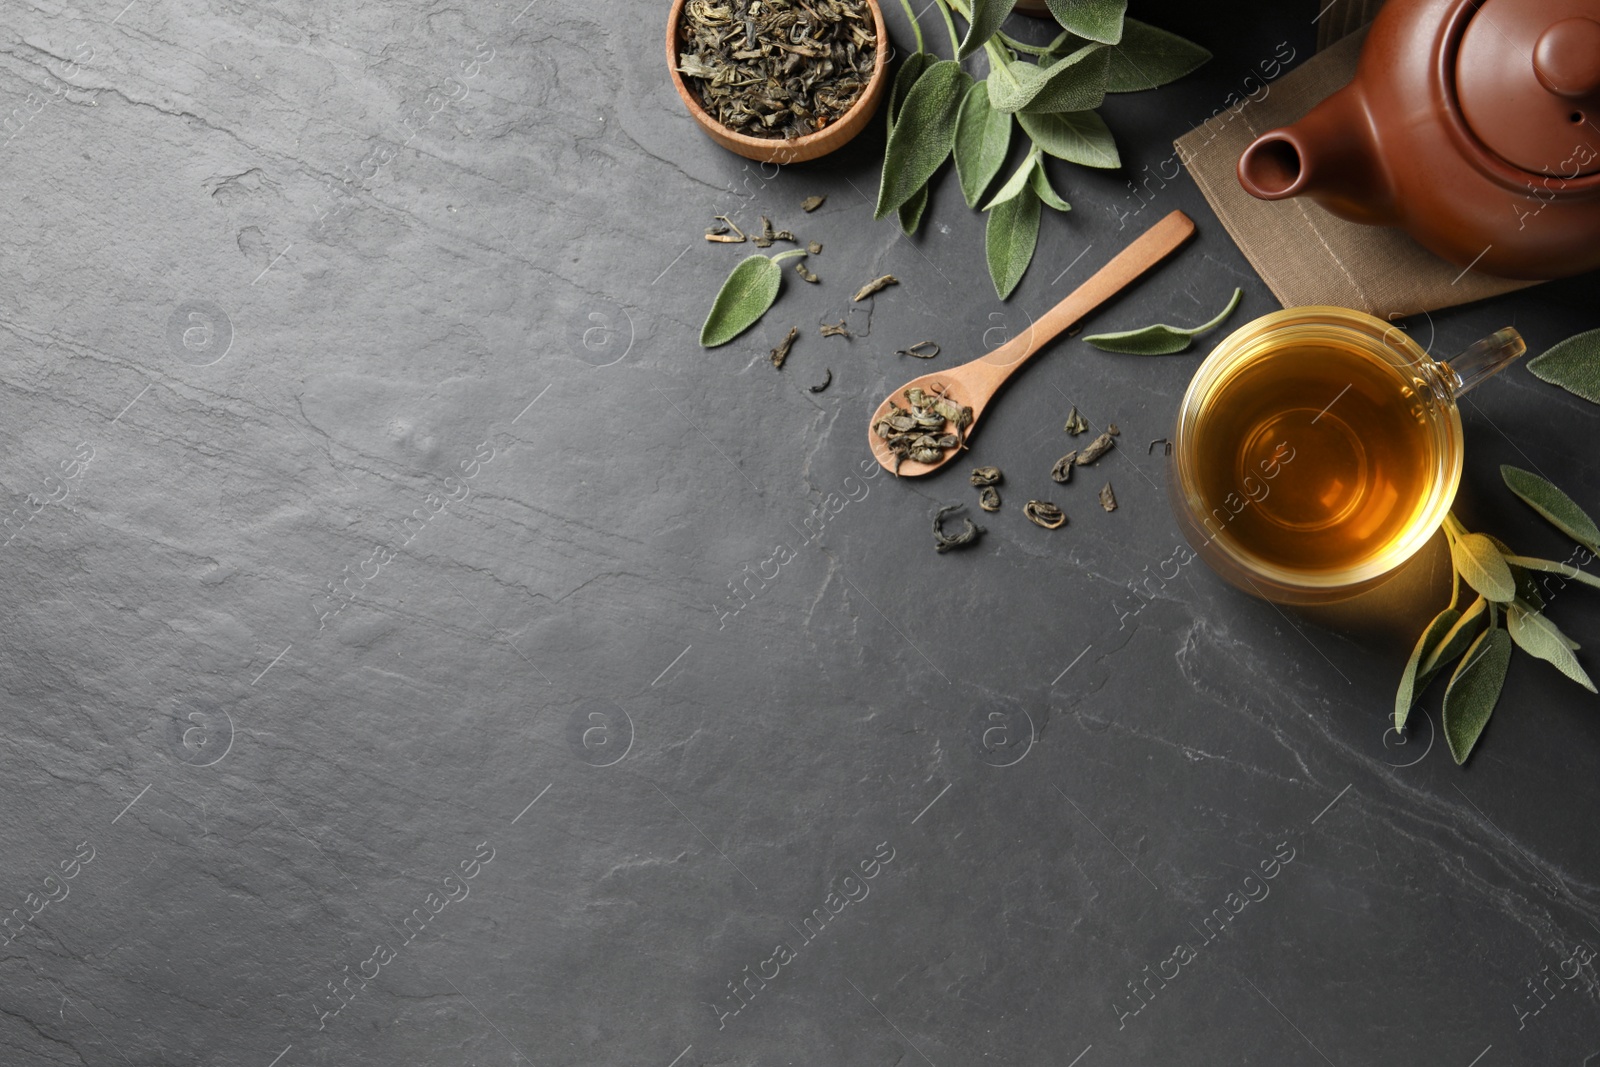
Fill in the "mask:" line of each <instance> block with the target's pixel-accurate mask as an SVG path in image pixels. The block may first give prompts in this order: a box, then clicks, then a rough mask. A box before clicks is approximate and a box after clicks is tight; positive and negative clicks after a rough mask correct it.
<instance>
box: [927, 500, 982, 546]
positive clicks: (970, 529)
mask: <svg viewBox="0 0 1600 1067" xmlns="http://www.w3.org/2000/svg"><path fill="white" fill-rule="evenodd" d="M965 507H966V505H965V504H951V505H949V506H948V507H942V508H940V509H939V513H938V514H937V515H935V516H934V517H933V547H934V550H935V551H937V552H948V551H949V550H950V549H952V548H960V547H962V546H963V545H971V544H976V543H977V540H978V535H979V534H981V533H983V527H982V526H978V525H976V524H975V523H974V522H973V521H972V520H971V519H969V518H966V517H965V516H963V517H962V519H961V529H960V530H959V531H957V532H956V533H953V534H947V533H945V532H944V518H945V516H946V515H949V514H951V513H953V512H957V511H960V510H962V509H963V508H965Z"/></svg>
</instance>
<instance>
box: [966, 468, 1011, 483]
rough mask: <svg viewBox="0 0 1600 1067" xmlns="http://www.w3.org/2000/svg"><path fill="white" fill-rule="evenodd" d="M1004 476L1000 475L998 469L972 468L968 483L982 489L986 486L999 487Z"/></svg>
mask: <svg viewBox="0 0 1600 1067" xmlns="http://www.w3.org/2000/svg"><path fill="white" fill-rule="evenodd" d="M1004 477H1005V475H1003V474H1001V473H1000V468H999V467H973V468H972V474H971V476H970V477H969V478H968V481H970V482H972V484H973V485H976V486H979V487H982V486H986V485H999V484H1000V480H1001V479H1002V478H1004Z"/></svg>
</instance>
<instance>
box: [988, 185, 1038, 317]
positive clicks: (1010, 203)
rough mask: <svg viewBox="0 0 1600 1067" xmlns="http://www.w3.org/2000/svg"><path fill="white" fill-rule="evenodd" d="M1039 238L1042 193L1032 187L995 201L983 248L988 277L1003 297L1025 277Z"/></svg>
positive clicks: (1009, 293)
mask: <svg viewBox="0 0 1600 1067" xmlns="http://www.w3.org/2000/svg"><path fill="white" fill-rule="evenodd" d="M1038 242H1039V197H1038V194H1036V193H1035V192H1034V191H1033V190H1032V189H1030V188H1024V189H1023V190H1022V192H1020V193H1018V194H1017V195H1016V196H1014V197H1012V198H1011V199H1010V200H1007V201H1006V202H1005V203H1003V204H998V205H996V206H995V207H994V208H993V209H991V210H990V211H989V224H988V226H987V227H986V228H985V230H984V252H985V254H986V257H987V259H988V261H989V277H990V279H991V280H992V281H993V282H994V291H995V294H996V295H997V296H999V297H1000V299H1001V300H1004V299H1005V298H1006V297H1008V296H1010V295H1011V293H1012V291H1013V290H1015V289H1016V287H1017V285H1018V283H1019V282H1021V281H1022V275H1023V274H1024V273H1025V272H1026V271H1027V269H1028V264H1029V263H1031V262H1032V261H1033V250H1034V246H1035V245H1037V244H1038Z"/></svg>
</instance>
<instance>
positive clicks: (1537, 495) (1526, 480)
mask: <svg viewBox="0 0 1600 1067" xmlns="http://www.w3.org/2000/svg"><path fill="white" fill-rule="evenodd" d="M1500 477H1501V478H1503V479H1504V480H1505V483H1506V488H1508V489H1510V490H1511V491H1512V492H1513V493H1515V494H1517V496H1519V497H1521V498H1522V502H1523V503H1524V504H1526V505H1528V506H1529V507H1530V508H1532V509H1533V510H1534V511H1537V512H1538V513H1539V514H1541V515H1543V516H1544V517H1545V518H1546V519H1548V520H1549V522H1550V525H1552V526H1554V527H1555V528H1556V529H1558V530H1560V531H1561V532H1562V533H1564V534H1566V535H1567V536H1568V537H1570V538H1572V539H1573V540H1574V541H1576V542H1578V544H1580V545H1582V546H1583V547H1584V548H1587V549H1588V550H1589V551H1590V552H1594V553H1596V554H1600V527H1597V526H1596V525H1595V523H1594V520H1593V519H1591V518H1590V517H1589V516H1588V515H1587V514H1585V512H1584V510H1583V509H1582V508H1580V507H1579V506H1578V505H1577V504H1576V503H1574V502H1573V499H1572V498H1571V497H1570V496H1568V495H1567V494H1565V493H1563V492H1562V491H1561V490H1559V489H1557V488H1556V487H1555V486H1554V485H1551V484H1550V483H1549V482H1547V481H1545V480H1544V479H1543V478H1541V477H1539V476H1538V475H1537V474H1534V473H1533V472H1532V471H1525V470H1523V469H1522V468H1521V467H1513V466H1510V465H1509V464H1502V465H1501V467H1500Z"/></svg>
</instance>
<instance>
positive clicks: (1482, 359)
mask: <svg viewBox="0 0 1600 1067" xmlns="http://www.w3.org/2000/svg"><path fill="white" fill-rule="evenodd" d="M1524 350H1525V346H1524V344H1523V342H1522V338H1521V337H1520V336H1518V335H1517V333H1516V331H1514V330H1510V329H1506V330H1501V331H1499V332H1498V333H1496V334H1494V335H1493V336H1492V337H1490V338H1487V339H1485V340H1483V341H1480V342H1478V343H1477V344H1475V345H1473V346H1472V347H1471V348H1469V349H1467V350H1466V351H1465V352H1463V353H1461V354H1460V355H1459V356H1457V357H1455V358H1454V359H1452V360H1449V361H1447V362H1441V361H1437V360H1434V359H1433V358H1431V357H1430V356H1428V355H1427V354H1426V353H1425V352H1424V351H1423V350H1422V349H1421V348H1420V347H1419V346H1418V345H1417V344H1416V343H1415V342H1414V341H1412V340H1411V338H1410V337H1409V336H1407V335H1406V333H1405V332H1404V331H1402V330H1401V329H1399V328H1398V327H1396V326H1393V325H1390V324H1388V323H1384V322H1382V321H1380V320H1378V319H1375V318H1372V317H1371V316H1368V315H1363V314H1361V313H1360V312H1356V311H1351V310H1348V309H1346V308H1335V307H1302V308H1293V309H1291V310H1288V311H1281V312H1277V313H1275V314H1272V315H1266V316H1264V317H1262V318H1259V319H1256V320H1255V321H1254V322H1251V323H1249V324H1247V325H1246V326H1244V327H1242V328H1241V329H1239V330H1237V331H1235V332H1234V333H1233V334H1231V335H1230V336H1228V337H1227V338H1226V339H1224V340H1223V342H1222V343H1221V344H1219V345H1218V346H1217V347H1216V349H1215V350H1214V351H1213V352H1212V353H1211V355H1210V356H1208V357H1207V358H1206V360H1205V362H1204V363H1203V364H1202V365H1201V367H1200V369H1199V370H1198V371H1197V372H1196V374H1195V377H1194V380H1193V381H1192V382H1191V383H1190V384H1189V389H1188V391H1187V393H1186V394H1185V395H1184V398H1183V403H1182V405H1181V407H1180V409H1179V414H1178V425H1177V430H1176V433H1175V435H1174V438H1173V455H1172V467H1173V469H1172V477H1171V479H1170V483H1169V485H1170V489H1171V493H1172V501H1173V507H1174V510H1175V512H1176V513H1177V515H1178V518H1179V521H1180V523H1181V525H1182V526H1183V528H1184V533H1185V535H1186V536H1187V537H1188V538H1189V540H1190V542H1191V543H1192V544H1193V545H1194V546H1195V548H1196V550H1197V551H1198V552H1199V554H1200V555H1201V556H1202V557H1204V558H1205V559H1206V560H1207V562H1209V563H1210V564H1211V565H1212V566H1213V567H1214V568H1215V569H1216V570H1217V571H1218V572H1219V573H1221V574H1222V575H1223V577H1225V578H1227V579H1228V580H1229V581H1231V582H1233V583H1234V584H1235V585H1237V586H1239V587H1240V588H1241V589H1244V590H1246V591H1247V592H1251V593H1254V594H1256V595H1258V596H1263V597H1266V598H1267V599H1270V600H1277V601H1282V602H1286V603H1320V602H1331V601H1335V600H1340V599H1344V598H1346V597H1349V596H1353V595H1355V594H1356V593H1359V592H1362V591H1364V590H1366V589H1370V588H1372V587H1373V586H1375V585H1377V584H1379V583H1380V582H1382V581H1383V580H1384V579H1386V578H1388V577H1390V576H1391V575H1392V574H1393V573H1394V572H1395V571H1396V570H1398V568H1399V567H1400V565H1401V564H1403V563H1404V562H1405V561H1406V560H1408V559H1410V558H1411V556H1412V555H1414V554H1415V553H1416V551H1417V550H1418V549H1419V548H1421V547H1422V545H1423V544H1425V543H1426V542H1427V540H1428V538H1430V537H1432V536H1433V534H1434V531H1436V530H1437V529H1438V528H1439V525H1440V523H1441V522H1443V521H1444V516H1445V514H1446V513H1447V512H1448V511H1449V509H1450V503H1451V501H1452V500H1453V499H1454V497H1455V492H1456V487H1457V485H1458V483H1459V482H1460V479H1461V462H1462V436H1461V416H1460V414H1459V412H1458V411H1457V409H1456V397H1458V396H1460V395H1461V394H1462V393H1463V392H1465V391H1466V390H1467V389H1470V388H1472V387H1473V386H1474V385H1476V384H1477V383H1478V382H1480V381H1482V380H1483V379H1485V378H1487V377H1488V376H1489V375H1491V374H1493V373H1495V372H1496V371H1498V370H1499V369H1500V368H1501V367H1503V366H1505V365H1506V364H1507V363H1509V362H1510V361H1511V360H1513V359H1516V358H1517V357H1518V356H1520V355H1522V353H1523V351H1524Z"/></svg>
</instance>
